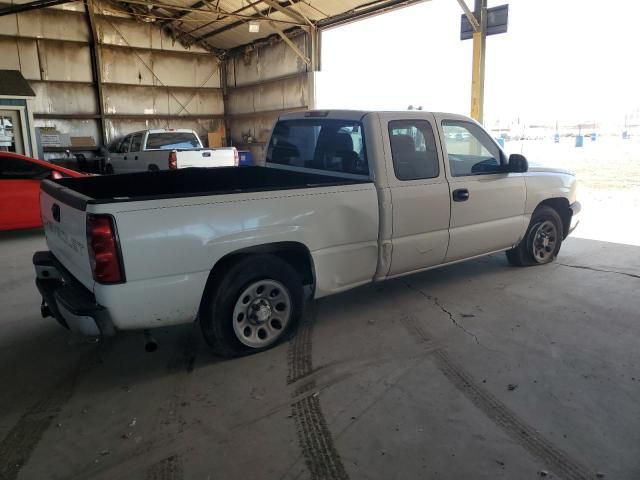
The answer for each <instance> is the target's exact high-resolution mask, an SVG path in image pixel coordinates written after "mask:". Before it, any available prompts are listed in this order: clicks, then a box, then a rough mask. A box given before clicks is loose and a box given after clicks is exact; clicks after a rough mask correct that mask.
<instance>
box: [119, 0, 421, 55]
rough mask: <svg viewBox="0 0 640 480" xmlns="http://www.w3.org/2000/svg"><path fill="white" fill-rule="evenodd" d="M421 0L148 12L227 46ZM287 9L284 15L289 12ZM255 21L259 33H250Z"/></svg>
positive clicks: (235, 4)
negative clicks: (251, 22) (258, 27)
mask: <svg viewBox="0 0 640 480" xmlns="http://www.w3.org/2000/svg"><path fill="white" fill-rule="evenodd" d="M418 1H423V0H366V1H363V0H217V1H216V0H161V1H159V2H157V3H156V2H153V4H152V5H153V7H152V9H151V11H150V13H149V15H154V14H155V15H156V16H157V18H158V20H159V23H161V24H162V25H164V26H165V27H169V28H171V29H173V30H174V31H176V32H177V33H178V36H179V37H181V38H182V39H183V40H185V41H187V42H194V43H195V42H206V44H207V45H208V46H209V47H213V48H217V49H222V50H227V49H231V48H235V47H238V46H242V45H246V44H249V43H252V42H254V41H256V40H260V39H263V38H266V37H269V36H270V35H273V34H276V33H277V31H278V30H290V29H292V28H296V27H304V26H309V23H311V24H313V25H314V26H327V25H330V24H331V23H332V22H334V21H336V22H337V21H345V20H351V19H353V18H356V17H358V16H359V15H361V14H362V15H370V14H372V13H376V12H378V11H384V10H388V9H391V8H398V7H402V6H406V5H409V4H412V3H417V2H418ZM117 2H118V3H122V4H123V8H127V7H125V6H124V5H127V6H128V8H130V9H131V8H137V13H138V14H140V11H144V10H143V9H146V8H147V6H148V5H150V4H149V3H147V0H127V1H125V0H117ZM287 12H288V13H287ZM252 20H258V21H259V24H260V30H259V32H256V33H253V32H250V31H249V22H250V21H252Z"/></svg>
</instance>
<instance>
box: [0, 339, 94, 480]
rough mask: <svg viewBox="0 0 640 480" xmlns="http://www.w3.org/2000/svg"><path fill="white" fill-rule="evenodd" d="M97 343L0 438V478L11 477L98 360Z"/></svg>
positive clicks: (25, 461)
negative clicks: (0, 439)
mask: <svg viewBox="0 0 640 480" xmlns="http://www.w3.org/2000/svg"><path fill="white" fill-rule="evenodd" d="M102 350H104V349H102V348H101V347H99V346H98V347H93V348H92V350H90V351H89V352H87V353H85V354H83V355H81V357H80V359H79V360H78V363H77V364H76V367H75V368H74V370H73V371H72V372H71V373H70V374H68V375H66V376H65V377H64V378H63V379H62V380H61V381H60V382H58V383H57V384H56V385H55V386H54V387H53V389H51V390H49V391H47V392H46V393H45V395H44V396H43V397H42V398H41V399H39V400H38V401H37V402H35V403H34V404H33V405H31V407H29V408H28V409H27V410H26V412H24V413H23V414H22V416H21V417H20V419H19V420H18V421H17V423H16V424H15V425H14V426H13V427H12V428H11V430H9V432H8V433H7V434H6V436H5V437H4V439H3V440H2V442H0V480H15V479H16V478H17V477H18V474H19V473H20V470H21V469H22V467H23V466H24V465H26V464H27V462H28V461H29V458H30V457H31V454H32V453H33V451H34V450H35V448H36V447H37V446H38V444H39V443H40V440H41V439H42V436H43V435H44V433H45V432H46V431H47V429H48V428H49V427H50V426H51V423H52V422H53V420H54V419H55V418H56V417H57V416H58V414H59V413H60V411H61V410H62V408H63V407H64V405H65V404H66V403H67V401H69V399H70V398H71V397H72V396H73V392H74V390H75V386H76V384H77V382H78V380H79V378H80V377H81V375H83V374H85V373H86V372H87V371H88V370H90V369H91V368H92V367H93V366H94V365H95V364H96V362H97V361H98V360H99V356H100V354H101V353H103V352H102Z"/></svg>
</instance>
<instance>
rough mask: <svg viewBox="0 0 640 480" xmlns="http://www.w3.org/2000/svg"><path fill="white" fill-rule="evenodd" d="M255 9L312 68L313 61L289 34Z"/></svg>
mask: <svg viewBox="0 0 640 480" xmlns="http://www.w3.org/2000/svg"><path fill="white" fill-rule="evenodd" d="M253 9H254V10H255V11H256V13H257V14H258V16H261V17H262V18H264V19H265V20H266V21H267V22H268V23H269V25H270V26H271V28H273V29H274V30H275V31H276V33H277V34H278V35H280V38H282V40H284V42H285V43H286V44H287V45H289V48H291V50H293V51H294V52H295V54H296V55H298V57H300V58H301V59H302V61H303V62H304V63H306V64H307V66H311V60H310V59H309V57H307V56H306V55H305V54H304V52H303V51H302V50H300V49H299V48H298V46H297V45H296V44H295V43H294V42H293V40H291V39H290V38H289V37H288V36H287V34H286V33H284V32H283V31H282V29H280V27H278V25H276V23H275V22H274V21H273V20H271V19H270V18H269V17H268V16H267V15H265V14H263V13H262V12H260V10H258V7H256V6H254V7H253Z"/></svg>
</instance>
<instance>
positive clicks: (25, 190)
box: [0, 152, 86, 230]
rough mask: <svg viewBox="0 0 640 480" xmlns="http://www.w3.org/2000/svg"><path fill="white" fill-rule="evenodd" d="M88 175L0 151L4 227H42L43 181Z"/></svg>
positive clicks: (0, 219) (0, 222)
mask: <svg viewBox="0 0 640 480" xmlns="http://www.w3.org/2000/svg"><path fill="white" fill-rule="evenodd" d="M84 176H86V174H84V173H80V172H76V171H74V170H69V169H68V168H62V167H58V166H57V165H53V164H51V163H49V162H43V161H42V160H36V159H35V158H29V157H25V156H24V155H17V154H15V153H10V152H0V230H16V229H19V228H36V227H41V226H42V220H41V219H40V181H41V180H44V179H46V178H52V179H59V178H64V177H84Z"/></svg>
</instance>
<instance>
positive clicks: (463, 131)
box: [442, 120, 503, 177]
mask: <svg viewBox="0 0 640 480" xmlns="http://www.w3.org/2000/svg"><path fill="white" fill-rule="evenodd" d="M442 131H443V133H444V143H445V146H446V149H447V158H448V161H449V169H450V170H451V175H452V176H454V177H463V176H468V175H482V174H490V173H501V172H503V169H502V162H501V155H500V149H499V148H498V146H497V145H496V144H495V143H494V142H493V140H491V138H490V137H489V135H488V134H487V133H486V132H484V131H483V130H482V129H481V128H480V127H479V126H478V125H476V124H474V123H471V122H464V121H457V120H445V121H443V122H442Z"/></svg>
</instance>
